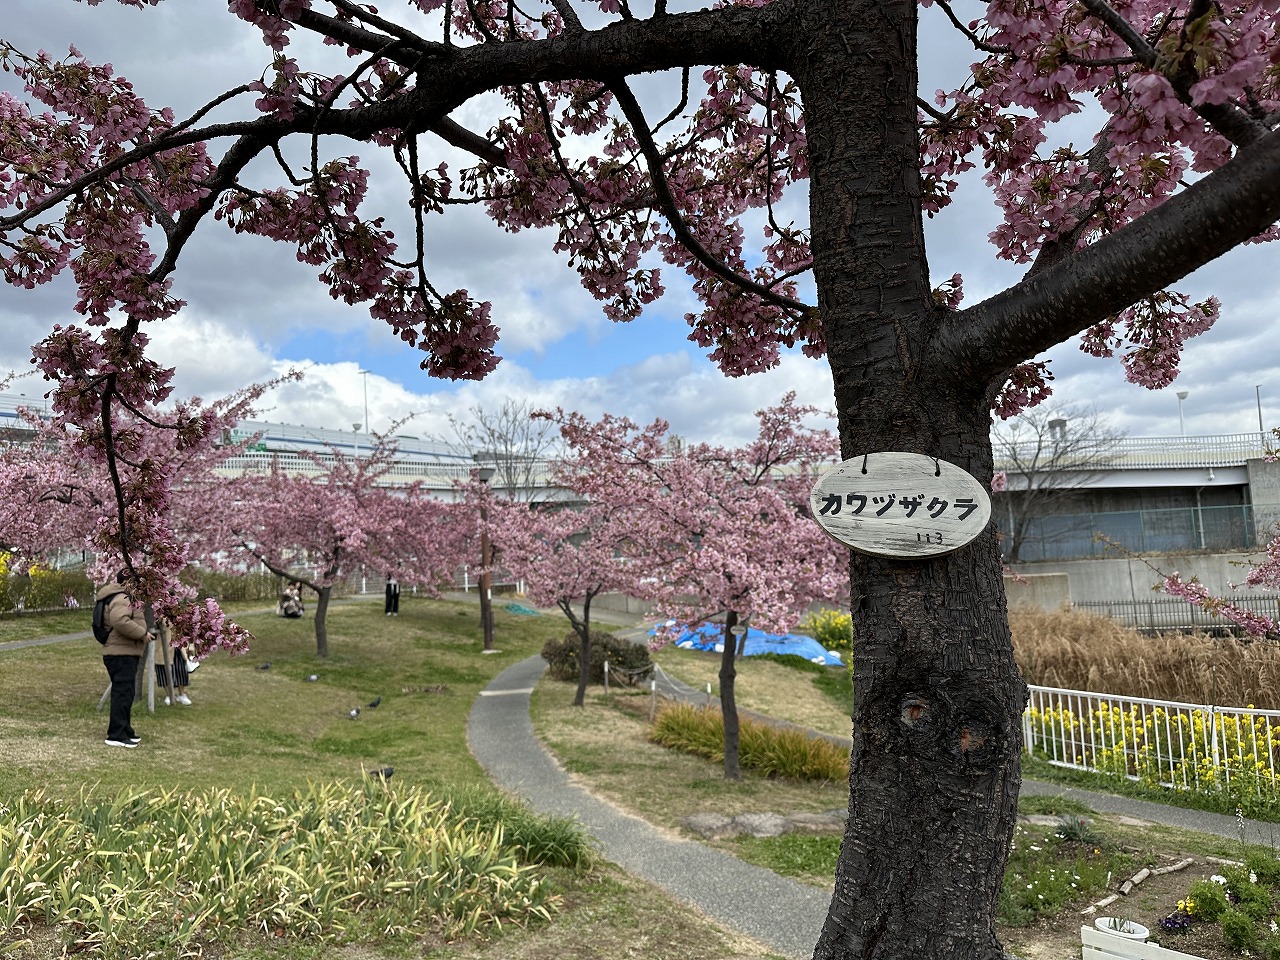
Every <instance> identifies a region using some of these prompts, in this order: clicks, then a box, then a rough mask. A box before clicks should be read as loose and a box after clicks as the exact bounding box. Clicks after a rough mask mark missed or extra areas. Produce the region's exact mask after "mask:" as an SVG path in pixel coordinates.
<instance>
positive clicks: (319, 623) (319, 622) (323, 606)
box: [316, 585, 333, 657]
mask: <svg viewBox="0 0 1280 960" xmlns="http://www.w3.org/2000/svg"><path fill="white" fill-rule="evenodd" d="M316 593H317V594H318V596H317V598H316V656H317V657H327V656H329V627H328V624H327V623H326V622H325V614H326V613H328V612H329V595H330V594H331V593H333V587H331V586H328V585H325V586H323V587H320V589H319V590H317V591H316Z"/></svg>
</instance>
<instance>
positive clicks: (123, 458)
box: [0, 375, 293, 655]
mask: <svg viewBox="0 0 1280 960" xmlns="http://www.w3.org/2000/svg"><path fill="white" fill-rule="evenodd" d="M289 378H290V379H292V378H293V375H290V377H289ZM279 382H280V381H271V382H269V383H263V384H253V385H252V386H250V387H246V388H245V389H243V390H240V391H237V392H236V393H235V394H233V395H232V396H229V397H225V398H222V399H220V400H216V401H213V402H211V403H205V402H204V401H203V400H202V399H201V398H199V397H195V398H192V399H190V400H186V401H182V402H178V403H175V404H172V405H171V406H169V407H167V408H166V409H164V410H159V409H155V408H152V407H142V408H137V409H135V408H133V407H132V406H130V405H125V407H124V409H123V410H121V411H120V412H118V413H116V414H115V415H114V416H112V417H111V418H110V419H109V423H110V426H111V431H110V433H109V435H101V434H98V435H95V434H94V433H93V432H92V431H84V430H81V429H78V428H76V427H74V426H72V425H71V424H70V423H69V422H68V421H67V420H66V419H65V418H59V417H54V418H46V417H42V416H41V415H40V414H38V413H37V412H36V411H34V410H31V409H24V410H21V411H20V418H21V420H22V422H23V423H24V424H25V427H26V430H25V431H24V434H26V436H27V438H28V439H26V440H25V442H22V443H9V444H8V445H6V446H5V447H4V448H3V449H2V450H0V486H2V487H3V489H4V490H5V497H4V506H3V507H2V508H0V539H2V540H3V541H4V542H5V544H6V546H7V547H8V548H10V549H14V550H16V551H18V552H20V553H22V554H24V555H26V556H38V555H40V554H41V553H43V552H44V551H46V550H48V549H50V548H53V547H59V546H68V545H73V546H77V547H81V548H83V549H86V550H88V551H90V552H92V553H93V554H94V557H95V559H94V562H93V564H92V566H91V568H90V571H89V572H90V575H91V576H92V577H93V578H94V579H96V580H97V581H99V582H107V581H108V580H110V579H111V578H113V577H114V576H115V575H116V573H117V571H119V570H120V569H122V568H124V569H126V570H129V571H130V572H131V575H132V576H133V577H134V578H136V582H137V589H138V595H139V596H142V597H146V598H147V599H148V601H149V602H150V604H151V607H152V609H153V610H154V611H155V612H156V613H158V614H160V615H162V616H164V617H166V618H167V619H168V620H169V621H170V623H171V624H173V626H174V629H175V630H176V631H177V632H178V634H179V635H181V636H183V637H184V638H188V642H189V643H190V644H191V645H192V646H193V648H194V649H195V650H196V651H197V653H198V655H203V654H204V653H205V652H207V651H208V650H211V649H214V648H215V647H222V648H225V649H227V650H229V651H231V652H233V653H242V652H244V651H245V650H246V649H247V645H248V642H249V640H250V639H251V637H250V635H249V634H248V632H247V631H245V630H244V629H243V628H241V627H239V626H238V625H236V624H234V623H232V622H230V621H228V620H226V617H225V615H224V613H223V612H222V610H221V609H220V608H219V606H218V604H217V602H216V601H215V600H205V601H202V602H200V603H194V602H192V601H193V600H194V596H195V591H194V590H193V589H192V588H190V587H187V586H185V585H183V584H181V583H179V582H178V580H177V574H178V573H179V572H180V571H181V570H182V569H183V568H184V567H185V566H186V565H187V562H188V561H189V559H190V553H189V550H188V546H187V543H186V542H184V540H185V538H183V537H180V536H178V535H177V534H176V532H175V530H174V527H173V525H172V523H171V516H170V512H171V508H172V505H173V500H174V498H175V496H178V497H180V496H181V493H180V491H182V490H183V489H185V488H187V487H190V486H203V485H206V484H208V483H209V482H210V481H211V480H212V478H213V477H214V472H215V470H216V469H217V467H218V466H220V465H221V464H222V463H224V462H225V461H226V460H228V459H229V458H230V457H233V456H235V455H236V454H238V453H240V452H241V450H242V447H243V443H240V444H235V443H227V442H224V440H225V438H226V437H227V436H229V435H230V432H231V429H232V427H234V426H235V425H236V424H237V423H238V422H239V421H240V420H242V419H245V418H246V417H249V416H251V415H252V414H253V411H254V404H255V403H256V402H257V401H258V400H259V399H260V398H261V397H262V395H263V394H264V393H265V392H267V391H268V390H270V389H272V388H273V387H274V386H276V385H277V384H278V383H279ZM97 424H98V422H97V421H95V422H94V424H93V425H94V426H97ZM245 442H247V440H246V441H245ZM157 490H158V491H162V492H163V493H164V494H165V496H164V497H163V499H157V498H156V497H155V496H154V494H155V493H156V491H157ZM143 531H145V536H144V535H143Z"/></svg>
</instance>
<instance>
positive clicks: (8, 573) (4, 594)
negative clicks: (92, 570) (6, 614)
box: [0, 554, 94, 611]
mask: <svg viewBox="0 0 1280 960" xmlns="http://www.w3.org/2000/svg"><path fill="white" fill-rule="evenodd" d="M93 594H94V588H93V584H92V583H90V582H89V578H88V577H86V576H85V575H84V570H82V569H79V568H76V569H68V570H54V569H51V568H50V567H46V566H44V565H43V564H39V563H35V564H30V565H27V564H20V563H14V562H13V557H12V555H9V554H6V555H3V556H2V557H0V611H8V610H61V609H63V608H64V607H66V606H67V599H68V598H72V599H73V600H74V601H75V603H76V604H78V605H79V606H82V607H83V606H86V605H89V604H92V603H93Z"/></svg>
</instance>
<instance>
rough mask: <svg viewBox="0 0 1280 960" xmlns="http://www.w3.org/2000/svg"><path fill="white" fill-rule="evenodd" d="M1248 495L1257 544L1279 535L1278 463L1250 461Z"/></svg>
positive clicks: (1279, 491) (1279, 478) (1279, 481)
mask: <svg viewBox="0 0 1280 960" xmlns="http://www.w3.org/2000/svg"><path fill="white" fill-rule="evenodd" d="M1245 468H1246V469H1247V470H1248V471H1249V494H1250V499H1251V500H1252V501H1253V504H1254V507H1253V522H1254V528H1255V533H1256V535H1257V537H1258V542H1259V543H1266V542H1267V541H1268V540H1270V539H1271V538H1272V537H1274V536H1276V535H1277V534H1278V533H1280V462H1274V463H1268V462H1267V461H1265V460H1250V461H1249V462H1248V463H1246V464H1245Z"/></svg>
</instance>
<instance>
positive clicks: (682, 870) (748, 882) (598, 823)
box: [467, 657, 831, 958]
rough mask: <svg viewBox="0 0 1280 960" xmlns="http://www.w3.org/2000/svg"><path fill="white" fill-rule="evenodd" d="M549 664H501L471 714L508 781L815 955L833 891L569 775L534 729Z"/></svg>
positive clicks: (741, 924)
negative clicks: (652, 820)
mask: <svg viewBox="0 0 1280 960" xmlns="http://www.w3.org/2000/svg"><path fill="white" fill-rule="evenodd" d="M545 669H546V662H545V661H544V660H543V659H542V658H541V657H530V658H529V659H528V660H522V661H521V662H520V663H517V664H515V665H514V666H511V667H508V668H507V669H506V670H504V671H503V672H502V673H500V674H498V676H496V677H495V678H494V679H493V681H492V682H491V683H490V684H489V686H488V687H487V688H486V689H485V690H484V691H483V692H482V693H481V695H480V696H479V697H478V698H477V699H476V702H475V705H474V706H473V707H472V708H471V716H470V717H469V719H468V721H467V737H468V739H469V740H470V742H471V750H472V752H473V753H474V754H475V756H476V759H478V760H479V761H480V763H481V765H482V766H483V767H484V768H485V769H486V770H487V771H488V772H489V775H490V776H491V777H493V779H494V780H495V781H496V782H497V783H498V784H500V785H501V786H502V787H504V788H506V789H507V790H509V791H511V792H512V793H514V794H516V795H517V796H520V797H523V798H524V799H525V800H526V801H528V803H529V805H530V806H531V807H533V809H535V810H537V811H539V812H542V813H550V814H556V815H559V816H575V817H577V818H578V819H579V820H581V821H582V823H583V825H584V826H585V827H586V828H587V830H588V831H590V833H591V834H592V835H594V836H595V837H596V838H598V839H599V840H600V842H601V845H602V847H603V851H604V855H605V857H607V858H608V859H609V860H611V861H613V862H614V863H616V864H618V865H619V866H620V867H622V868H623V869H624V870H626V871H627V872H628V873H632V874H635V875H636V876H639V877H643V878H644V879H645V880H648V881H650V882H652V883H654V884H656V885H657V886H659V887H661V888H662V889H664V890H666V891H667V892H668V893H670V894H671V895H672V896H674V897H675V898H676V899H678V900H681V901H684V902H686V903H691V904H693V905H694V906H696V907H697V908H698V909H700V910H701V911H702V912H703V913H705V914H707V915H708V916H710V917H712V918H713V919H715V920H718V921H720V922H721V923H723V924H724V925H725V926H726V927H729V928H730V929H732V930H735V931H737V932H738V933H741V934H745V935H746V936H748V937H751V938H752V939H754V940H757V941H759V942H760V943H762V944H764V945H765V946H766V947H768V948H769V949H770V950H773V951H775V952H777V953H780V954H782V955H784V956H787V957H797V958H803V957H811V956H813V945H814V944H815V943H817V942H818V934H819V932H820V931H821V930H822V923H823V921H824V920H825V919H826V915H827V904H828V903H829V901H830V899H831V897H830V895H829V894H828V893H826V892H825V891H823V890H819V889H817V888H816V887H811V886H809V885H807V884H803V883H797V882H796V881H794V880H788V879H787V878H785V877H780V876H778V875H777V874H776V873H774V872H773V871H772V870H766V869H764V868H762V867H756V866H752V865H751V864H748V863H744V862H743V861H741V860H738V859H737V858H736V857H731V856H728V855H727V854H723V853H721V852H720V851H718V850H714V849H712V848H711V847H707V846H704V845H703V844H701V843H696V842H694V841H692V840H681V839H678V838H674V837H672V836H671V834H669V833H664V832H663V831H660V830H659V829H658V828H656V827H654V826H652V825H650V824H649V823H646V822H645V821H644V820H641V819H639V818H637V817H632V816H629V815H627V814H624V813H621V812H619V811H618V810H617V809H616V808H614V807H611V806H609V805H608V804H607V803H604V802H603V801H601V800H598V799H596V798H595V797H593V796H591V794H589V793H587V792H586V791H585V790H583V789H582V788H580V787H577V786H574V785H573V784H571V783H570V782H569V777H568V775H567V774H566V773H565V772H564V770H562V769H561V768H560V767H559V765H557V764H556V762H555V761H554V760H553V759H552V758H551V755H550V754H549V753H548V752H547V750H546V748H544V747H543V746H542V744H541V743H540V742H539V741H538V739H537V738H536V737H535V736H534V733H533V723H532V722H531V721H530V719H529V694H530V693H532V691H533V686H534V684H535V683H537V682H538V678H539V677H541V676H542V672H543V670H545Z"/></svg>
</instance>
